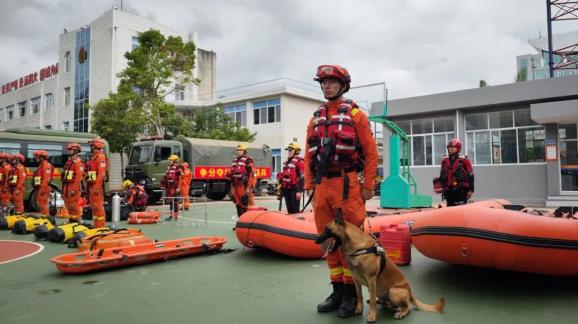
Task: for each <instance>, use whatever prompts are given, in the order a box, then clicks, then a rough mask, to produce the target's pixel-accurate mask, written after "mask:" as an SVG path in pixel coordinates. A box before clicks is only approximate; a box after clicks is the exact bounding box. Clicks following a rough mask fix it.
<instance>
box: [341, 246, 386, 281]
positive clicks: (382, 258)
mask: <svg viewBox="0 0 578 324" xmlns="http://www.w3.org/2000/svg"><path fill="white" fill-rule="evenodd" d="M372 253H373V254H376V255H379V274H381V273H382V272H383V269H385V265H386V263H387V258H386V257H385V250H384V249H383V247H382V246H381V245H379V244H377V243H375V245H374V246H372V247H368V248H365V249H359V250H357V251H355V252H353V253H352V254H349V255H348V256H350V257H356V256H360V255H364V254H372Z"/></svg>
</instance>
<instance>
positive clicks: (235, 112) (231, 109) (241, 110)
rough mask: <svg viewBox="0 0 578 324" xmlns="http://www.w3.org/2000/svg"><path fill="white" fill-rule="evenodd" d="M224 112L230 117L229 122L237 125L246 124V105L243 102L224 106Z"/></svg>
mask: <svg viewBox="0 0 578 324" xmlns="http://www.w3.org/2000/svg"><path fill="white" fill-rule="evenodd" d="M224 112H225V114H227V115H228V116H229V117H231V122H233V123H237V124H239V126H247V106H246V105H245V104H237V105H229V106H225V109H224Z"/></svg>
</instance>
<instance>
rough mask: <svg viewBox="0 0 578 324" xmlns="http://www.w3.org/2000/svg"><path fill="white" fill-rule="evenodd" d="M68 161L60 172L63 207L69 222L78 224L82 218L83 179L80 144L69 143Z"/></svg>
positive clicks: (67, 147)
mask: <svg viewBox="0 0 578 324" xmlns="http://www.w3.org/2000/svg"><path fill="white" fill-rule="evenodd" d="M66 149H67V150H68V161H66V164H65V165H64V168H63V170H62V194H63V198H64V205H65V206H66V210H67V211H68V214H69V221H71V222H78V221H79V220H80V216H82V207H81V202H80V199H81V184H82V178H83V177H84V162H82V160H81V159H80V157H79V156H78V153H80V152H81V151H82V148H81V147H80V144H78V143H69V144H68V145H67V146H66Z"/></svg>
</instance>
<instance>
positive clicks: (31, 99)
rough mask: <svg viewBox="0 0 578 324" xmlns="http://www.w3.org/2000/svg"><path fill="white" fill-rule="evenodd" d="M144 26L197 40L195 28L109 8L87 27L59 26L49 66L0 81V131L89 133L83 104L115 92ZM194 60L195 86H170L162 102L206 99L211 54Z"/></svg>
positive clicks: (211, 71) (211, 82) (212, 67)
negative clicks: (176, 26) (34, 129)
mask: <svg viewBox="0 0 578 324" xmlns="http://www.w3.org/2000/svg"><path fill="white" fill-rule="evenodd" d="M150 29H155V30H159V31H160V32H161V33H162V34H163V35H165V36H180V37H181V38H182V39H183V41H192V42H194V43H195V44H197V35H196V33H195V32H183V31H177V30H174V29H171V28H169V27H166V26H163V25H160V24H157V23H155V22H153V21H151V20H149V19H147V18H144V17H140V16H137V15H134V14H131V13H128V12H125V11H121V10H118V9H116V8H113V9H111V10H109V11H107V12H106V13H104V14H103V15H102V16H100V17H98V18H97V19H95V20H94V21H92V22H91V23H90V24H88V25H85V26H82V27H80V28H78V29H76V30H70V31H67V30H66V29H65V30H64V32H63V33H62V34H60V37H59V46H58V53H57V55H58V58H57V59H55V63H54V64H53V65H51V66H47V67H42V68H41V69H39V70H37V71H31V73H29V74H28V75H26V76H23V77H21V78H19V79H16V80H2V81H0V83H1V84H2V93H1V94H0V129H5V128H8V127H37V128H46V129H58V130H67V131H80V132H88V131H90V110H89V109H88V105H89V104H90V105H93V104H95V103H97V102H98V101H99V100H100V99H102V98H105V97H107V96H108V94H109V93H110V92H114V91H116V89H117V86H118V84H119V78H118V77H117V74H118V73H119V72H121V71H122V70H123V69H124V68H125V67H126V66H127V62H126V59H125V58H124V54H125V53H126V52H128V51H131V50H132V49H134V48H135V47H136V46H139V44H138V35H139V33H141V32H144V31H147V30H150ZM197 59H198V61H197V62H196V63H197V64H196V66H195V68H194V69H193V71H192V72H193V77H194V78H199V79H201V84H200V85H198V86H197V85H187V86H180V85H174V88H175V90H174V91H173V92H174V94H173V95H172V96H169V98H168V99H167V101H169V102H171V103H173V104H175V105H176V106H177V107H179V106H184V107H191V106H199V105H201V102H202V101H203V100H210V99H212V94H213V93H214V89H215V83H216V81H215V80H216V78H215V69H216V67H215V65H216V54H215V53H214V52H212V51H205V50H202V49H198V53H197Z"/></svg>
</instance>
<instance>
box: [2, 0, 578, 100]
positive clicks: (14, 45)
mask: <svg viewBox="0 0 578 324" xmlns="http://www.w3.org/2000/svg"><path fill="white" fill-rule="evenodd" d="M113 4H117V5H119V6H120V0H110V1H101V0H98V1H96V0H95V1H87V0H63V1H57V0H14V1H13V0H2V3H1V4H0V6H1V7H0V50H1V52H0V53H1V56H0V58H1V59H0V83H5V82H8V81H10V80H13V79H15V78H18V77H20V76H22V75H25V74H28V73H30V72H33V71H36V70H38V69H39V68H41V67H43V66H45V65H49V64H53V63H54V62H56V61H57V50H58V35H59V34H60V33H61V32H62V29H63V28H68V29H69V30H71V29H76V28H78V27H80V26H81V25H84V24H88V23H90V22H91V21H93V20H94V19H95V18H97V17H98V16H100V15H101V14H103V13H104V12H105V11H107V10H109V9H110V8H111V7H112V5H113ZM124 9H125V10H127V11H130V12H132V13H135V14H139V15H141V16H145V17H148V18H150V19H152V20H154V21H156V22H158V23H160V24H163V25H166V26H169V27H172V28H175V29H180V30H185V31H193V30H195V31H197V32H198V36H199V43H198V44H197V46H198V47H200V48H203V49H207V50H213V51H215V52H216V53H217V87H218V88H219V89H227V88H232V87H236V86H240V85H245V84H249V83H254V82H260V81H265V80H271V79H277V78H281V77H287V78H292V79H296V80H302V81H307V82H312V77H313V76H314V74H315V68H316V67H317V65H319V64H327V63H329V64H341V65H343V66H345V67H346V68H348V69H349V71H350V73H351V75H352V79H353V86H356V85H362V84H368V83H374V82H382V81H385V82H386V83H387V87H388V89H389V93H390V97H391V98H402V97H408V96H416V95H424V94H430V93H438V92H447V91H454V90H461V89H468V88H473V87H477V86H478V83H479V80H480V79H483V80H486V81H487V82H488V83H489V84H490V85H497V84H503V83H510V82H513V80H514V78H515V75H516V55H521V54H527V53H532V52H533V51H532V48H531V47H530V46H529V45H528V43H527V40H528V39H532V38H537V37H538V34H539V33H540V32H541V34H542V35H543V36H546V35H547V32H546V31H547V30H546V4H545V1H544V0H485V1H480V0H459V1H456V0H387V1H386V0H356V1H354V0H323V1H321V0H291V1H289V0H286V1H274V0H250V1H249V0H247V1H241V0H229V1H225V0H205V1H202V0H187V1H185V0H182V1H177V0H162V1H159V0H142V1H140V0H139V1H137V0H125V1H124ZM554 26H555V28H556V26H559V27H558V29H555V32H556V31H563V30H569V29H572V27H574V28H573V30H578V22H576V23H574V26H572V25H570V26H569V25H568V24H566V25H556V24H555V25H554Z"/></svg>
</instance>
